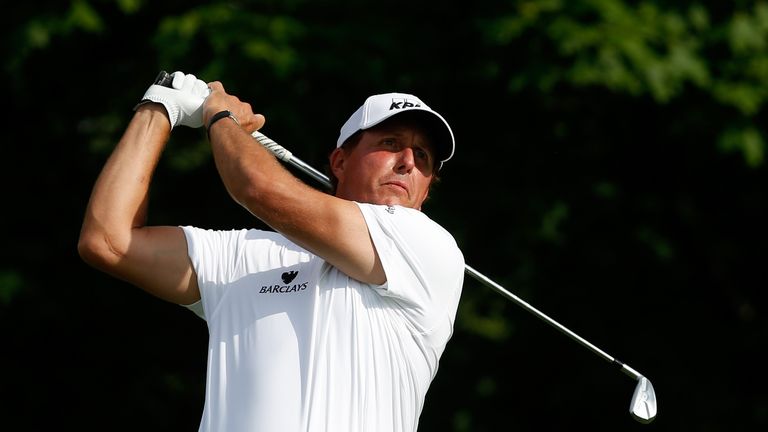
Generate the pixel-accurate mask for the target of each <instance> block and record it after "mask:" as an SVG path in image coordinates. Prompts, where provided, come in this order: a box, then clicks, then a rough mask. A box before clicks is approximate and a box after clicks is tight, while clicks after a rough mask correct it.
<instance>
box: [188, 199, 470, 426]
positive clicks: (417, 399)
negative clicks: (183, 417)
mask: <svg viewBox="0 0 768 432" xmlns="http://www.w3.org/2000/svg"><path fill="white" fill-rule="evenodd" d="M359 207H360V209H361V211H362V213H363V215H364V217H365V220H366V222H367V224H368V229H369V232H370V234H371V238H372V239H373V242H374V244H375V247H376V249H377V252H378V253H379V256H380V257H381V261H382V264H383V266H384V269H385V272H386V275H387V279H388V280H387V283H385V284H384V285H382V286H373V285H369V284H364V283H361V282H359V281H357V280H354V279H351V278H349V277H348V276H346V275H345V274H344V273H341V272H340V271H338V270H337V269H336V268H334V267H332V266H330V265H329V264H328V263H326V262H325V261H324V260H323V259H321V258H319V257H317V256H314V255H312V254H311V253H309V252H307V251H306V250H304V249H302V248H300V247H299V246H297V245H296V244H294V243H292V242H290V241H289V240H287V239H285V238H284V237H283V236H282V235H280V234H277V233H273V232H267V231H258V230H241V231H208V230H201V229H198V228H192V227H183V229H184V232H185V234H186V236H187V241H188V245H189V256H190V258H191V260H192V263H193V265H194V267H195V270H196V272H197V276H198V283H199V285H200V292H201V296H202V299H201V303H202V306H203V310H204V317H205V318H206V320H207V322H208V327H209V334H210V340H209V348H208V373H207V380H206V393H205V408H204V412H203V416H202V421H201V424H200V431H201V432H209V431H217V432H222V431H227V432H246V431H248V432H251V431H259V432H271V431H275V432H291V431H312V432H314V431H333V432H345V431H348V432H361V431H366V432H376V431H382V432H383V431H386V432H394V431H415V430H416V428H417V424H418V418H419V415H420V414H421V410H422V406H423V403H424V398H425V395H426V392H427V388H428V387H429V384H430V382H431V381H432V379H433V378H434V376H435V373H436V372H437V368H438V361H439V358H440V356H441V354H442V353H443V350H444V348H445V345H446V343H447V342H448V340H449V339H450V337H451V334H452V331H453V322H454V319H455V315H456V309H457V307H458V302H459V297H460V295H461V288H462V283H463V278H464V259H463V256H462V255H461V251H460V250H459V249H458V247H457V246H456V243H455V241H454V239H453V237H451V235H450V234H449V233H448V232H447V231H445V230H444V229H443V228H441V227H440V226H439V225H437V224H436V223H434V222H433V221H431V220H430V219H429V218H427V217H426V216H425V215H424V214H422V213H421V212H419V211H416V210H412V209H407V208H403V207H387V206H377V205H370V204H360V205H359ZM292 272H295V273H292ZM291 274H293V275H294V276H293V279H290V275H291ZM289 279H290V280H289Z"/></svg>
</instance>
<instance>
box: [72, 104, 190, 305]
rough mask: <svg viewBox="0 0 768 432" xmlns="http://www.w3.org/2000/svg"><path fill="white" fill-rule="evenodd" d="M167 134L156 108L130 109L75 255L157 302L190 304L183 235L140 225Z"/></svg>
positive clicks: (163, 118) (100, 179)
mask: <svg viewBox="0 0 768 432" xmlns="http://www.w3.org/2000/svg"><path fill="white" fill-rule="evenodd" d="M170 131H171V125H170V123H169V118H168V114H167V112H166V110H165V108H163V106H162V105H160V104H157V103H149V104H144V105H142V106H140V107H139V108H138V109H137V110H136V113H135V114H134V116H133V118H132V120H131V122H130V123H129V125H128V127H127V129H126V131H125V133H124V134H123V136H122V138H121V139H120V141H119V143H118V144H117V147H116V148H115V149H114V151H113V152H112V154H111V156H110V157H109V159H108V160H107V163H106V165H105V166H104V168H103V169H102V171H101V173H100V174H99V177H98V179H97V180H96V184H95V185H94V188H93V191H92V193H91V198H90V201H89V203H88V207H87V209H86V213H85V218H84V221H83V225H82V229H81V232H80V239H79V242H78V252H79V253H80V256H81V257H82V258H83V260H85V261H86V262H87V263H89V264H90V265H92V266H94V267H96V268H98V269H100V270H102V271H104V272H106V273H109V274H111V275H113V276H115V277H118V278H120V279H123V280H125V281H127V282H130V283H132V284H134V285H136V286H138V287H140V288H142V289H144V290H146V291H148V292H149V293H151V294H153V295H155V296H157V297H160V298H162V299H164V300H167V301H170V302H174V303H178V304H191V303H194V302H195V301H197V300H199V299H200V292H199V290H198V286H197V279H196V275H195V273H194V271H193V268H192V264H191V262H190V260H189V257H188V255H187V243H186V239H185V237H184V233H183V232H182V230H181V229H180V228H178V227H147V226H145V221H146V214H147V202H148V192H149V184H150V180H151V178H152V174H153V172H154V170H155V167H156V166H157V162H158V160H159V158H160V154H161V153H162V151H163V148H164V147H165V144H166V142H167V141H168V138H169V136H170Z"/></svg>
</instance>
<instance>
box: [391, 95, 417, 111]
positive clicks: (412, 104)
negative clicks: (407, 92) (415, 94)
mask: <svg viewBox="0 0 768 432" xmlns="http://www.w3.org/2000/svg"><path fill="white" fill-rule="evenodd" d="M417 107H421V103H420V102H419V101H418V100H416V101H412V100H410V99H407V98H392V105H390V106H389V110H390V111H392V110H394V109H403V108H417Z"/></svg>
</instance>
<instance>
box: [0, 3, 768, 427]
mask: <svg viewBox="0 0 768 432" xmlns="http://www.w3.org/2000/svg"><path fill="white" fill-rule="evenodd" d="M670 3H674V4H673V5H672V4H670ZM4 15H5V24H4V30H3V33H2V50H3V51H2V52H3V57H4V62H3V65H4V67H3V85H4V87H5V88H6V91H5V93H6V94H7V95H10V96H9V99H6V100H5V104H4V105H5V110H4V111H5V114H4V116H3V119H4V121H3V136H4V138H3V143H2V161H3V168H4V169H3V170H2V171H0V176H1V177H0V185H2V198H3V206H2V207H3V211H2V216H1V217H2V219H1V220H0V221H1V222H2V227H3V231H2V243H1V244H2V250H1V252H0V253H1V254H2V255H1V256H0V257H1V258H2V259H1V260H0V326H2V327H1V328H2V335H3V338H2V344H1V345H0V346H1V347H2V354H1V355H0V370H2V375H0V429H2V430H7V431H32V430H53V429H56V430H70V429H72V430H121V431H122V430H126V431H127V430H144V431H154V430H158V431H159V430H163V431H168V430H178V431H190V430H196V429H197V425H198V422H199V419H200V414H201V410H202V404H203V386H204V373H205V362H206V342H207V329H206V328H205V324H204V322H203V321H201V320H199V319H198V318H196V317H195V316H194V315H193V314H191V313H190V312H188V311H186V310H184V309H183V308H181V307H179V306H176V305H172V304H168V303H164V302H162V301H160V300H158V299H155V298H153V297H150V296H149V295H148V294H146V293H144V292H143V291H141V290H139V289H137V288H135V287H132V286H129V285H128V284H126V283H124V282H121V281H119V280H115V279H113V278H111V277H109V276H107V275H105V274H102V273H99V272H98V271H96V270H94V269H92V268H90V267H88V266H87V265H86V264H84V263H83V261H82V260H81V259H80V258H79V257H78V255H77V251H76V244H77V238H78V233H79V229H80V223H81V221H82V216H83V213H84V210H85V206H86V203H87V200H88V197H89V194H90V189H91V186H92V185H93V182H94V181H95V179H96V176H97V175H98V172H99V170H100V169H101V166H102V165H103V163H104V162H105V160H106V158H107V156H108V155H109V152H110V151H111V149H112V148H113V146H114V144H115V143H116V142H117V140H118V139H119V137H120V135H121V133H122V131H123V129H124V127H125V126H126V124H127V122H128V120H129V118H130V116H131V113H132V108H133V105H134V104H135V103H136V102H137V101H138V100H139V98H140V97H141V95H143V93H144V91H145V90H146V88H147V87H148V86H149V84H150V83H151V81H152V80H153V79H154V77H155V75H156V74H157V72H158V71H159V70H161V69H164V70H167V71H169V72H172V71H175V70H182V71H184V72H186V73H195V74H196V75H197V76H198V77H200V78H201V79H204V80H207V81H210V80H220V81H222V82H223V83H224V85H225V87H226V88H227V90H228V91H230V92H232V93H235V94H237V95H239V96H240V97H241V98H242V99H244V100H247V101H249V102H251V103H252V105H253V106H254V109H255V110H256V111H257V112H261V113H263V114H264V115H265V116H266V117H267V124H266V126H265V127H264V129H263V131H264V132H265V133H266V134H267V135H268V136H270V137H272V138H274V139H275V140H276V141H278V142H280V143H282V144H284V145H285V146H286V147H288V148H289V149H291V150H292V151H293V153H294V154H296V155H297V156H298V157H300V158H302V159H303V160H305V161H306V162H308V163H310V164H311V165H313V166H315V167H318V168H321V169H322V168H323V167H324V165H325V159H326V156H327V154H328V152H329V151H330V149H331V148H332V146H333V144H334V143H335V140H336V137H337V134H338V130H339V128H340V126H341V124H342V123H343V122H344V121H345V120H346V118H347V117H348V116H349V115H350V114H351V113H352V112H353V111H354V110H355V109H357V107H358V106H359V105H360V104H361V103H362V101H363V100H364V99H365V97H367V96H368V95H370V94H374V93H380V92H389V91H401V92H408V93H414V94H416V95H418V96H420V97H421V98H422V99H424V100H425V101H426V102H427V103H428V104H429V105H430V106H431V107H433V108H435V109H436V110H438V111H439V112H440V113H442V114H443V115H444V116H445V117H446V118H447V119H448V121H449V122H450V124H451V125H452V127H453V129H454V133H455V135H456V139H457V149H456V154H455V157H454V159H453V160H451V161H450V162H449V163H448V164H446V166H445V168H444V170H443V181H442V182H441V183H440V184H439V185H438V186H437V188H436V189H434V191H433V194H432V197H431V199H430V200H429V201H428V202H427V205H426V206H425V209H424V211H425V212H427V214H429V215H430V216H431V217H432V218H433V219H435V220H436V221H438V222H439V223H441V224H442V225H443V226H445V227H446V228H447V229H448V230H449V231H451V232H452V233H453V234H454V236H455V238H456V240H457V242H458V243H459V245H460V247H461V249H462V251H463V252H464V255H465V258H466V261H467V263H468V264H469V265H471V266H473V267H474V268H475V269H477V270H479V271H480V272H482V273H484V274H486V275H487V276H489V277H491V278H492V279H494V280H495V281H497V282H498V283H500V284H502V285H504V286H505V287H507V289H509V290H510V291H512V292H513V293H515V294H516V295H518V296H520V297H521V298H523V299H524V300H526V301H528V302H529V303H531V304H532V305H534V306H535V307H536V308H538V309H540V310H541V311H543V312H544V313H546V314H548V315H549V316H551V317H552V318H554V319H555V320H557V321H559V322H560V323H562V324H563V325H565V326H566V327H568V328H570V329H571V330H573V331H575V332H576V333H578V334H579V335H581V336H583V337H584V338H586V339H587V340H589V341H590V342H592V343H593V344H595V345H597V346H598V347H600V348H601V349H603V350H605V351H606V352H608V353H609V354H610V355H612V356H615V357H617V358H618V359H620V360H622V361H625V362H626V363H627V364H629V365H630V366H631V367H633V368H634V369H636V370H638V371H639V372H640V373H642V374H644V375H645V376H647V377H648V378H649V379H650V380H651V381H652V383H653V385H654V387H655V388H656V392H657V396H658V401H659V414H658V417H657V419H656V420H655V421H654V422H653V423H651V424H650V425H641V424H639V423H637V422H635V421H634V420H633V419H632V418H631V417H630V415H629V413H628V407H629V401H630V399H631V396H632V391H633V389H634V386H635V383H634V381H633V380H632V379H630V378H629V377H627V376H625V375H624V374H623V373H621V372H619V371H618V370H616V369H615V368H614V367H613V366H611V365H610V364H609V363H607V362H605V361H604V360H602V359H601V358H599V357H598V356H596V355H594V354H593V353H591V352H589V351H588V350H587V349H585V348H583V347H581V346H579V345H578V344H576V343H575V342H573V341H571V340H570V339H568V338H567V337H565V336H563V335H562V334H560V333H558V332H557V331H555V330H554V329H553V328H551V327H549V326H548V325H547V324H545V323H544V322H543V321H540V320H539V319H537V318H536V317H534V316H533V315H531V314H530V313H528V312H526V311H524V310H523V309H521V308H520V307H518V306H517V305H515V304H513V303H511V302H510V301H508V300H506V299H504V298H503V297H501V296H500V295H498V294H496V293H495V292H493V291H491V290H490V289H488V288H486V287H484V286H482V285H480V284H479V283H477V282H476V281H474V280H473V279H471V278H470V277H467V278H466V282H465V286H464V294H463V296H462V301H461V305H460V310H459V315H458V318H457V322H456V327H455V334H454V336H453V339H452V341H451V342H450V343H449V345H448V348H447V349H446V351H445V354H444V355H443V358H442V360H441V365H440V370H439V372H438V375H437V377H436V379H435V381H434V383H433V385H432V387H431V389H430V393H429V394H428V395H427V400H426V404H425V407H424V411H423V414H422V417H421V423H420V430H421V431H498V430H515V431H533V430H536V431H538V430H573V429H574V428H578V429H579V430H581V429H584V430H605V431H616V430H638V431H640V430H642V431H653V430H657V431H661V430H665V431H680V430H691V431H719V430H728V431H731V430H740V431H742V430H743V431H747V430H766V428H767V427H768V392H767V391H766V388H768V386H767V384H768V382H767V381H766V378H765V373H764V367H765V365H766V354H765V351H766V348H768V343H766V301H765V297H766V296H765V288H766V267H765V266H764V263H765V261H766V257H767V256H768V254H767V253H766V252H768V251H767V250H766V249H767V248H766V240H768V235H767V234H768V232H766V216H768V200H766V197H765V192H766V180H768V178H767V175H768V170H767V168H766V161H765V151H766V134H767V133H768V129H767V125H768V122H767V120H768V116H767V114H768V110H767V109H766V102H767V101H768V3H766V2H763V1H735V2H722V1H699V2H692V1H678V2H663V1H650V0H649V1H639V2H638V1H622V0H592V1H588V0H580V1H567V2H566V1H556V0H529V1H523V0H516V1H513V0H510V1H490V2H472V3H471V4H466V3H456V4H453V5H451V4H444V3H443V2H416V1H402V0H393V1H389V2H353V1H342V0H334V1H323V2H318V1H308V0H291V1H277V0H275V1H261V2H255V1H253V2H247V1H208V2H200V1H184V2H181V1H165V2H149V1H141V0H123V1H98V0H77V1H69V2H59V1H37V2H22V3H15V4H14V6H13V8H9V9H5V10H4ZM299 175H300V174H299ZM151 199H152V201H151V204H150V220H149V222H150V223H151V224H169V225H197V226H202V227H207V228H233V227H263V226H262V225H261V224H260V222H259V221H257V220H254V219H253V218H252V217H251V216H250V215H249V214H247V212H246V211H245V210H243V209H241V208H239V207H238V206H237V205H236V204H235V203H234V202H233V201H231V200H230V198H229V197H228V196H227V194H226V191H225V190H224V188H223V186H222V184H221V181H220V180H219V178H218V176H217V174H216V171H215V168H214V167H213V163H212V160H211V157H210V150H209V148H208V145H207V143H206V140H205V134H204V132H203V131H202V130H191V129H186V128H179V129H177V130H176V131H174V135H173V137H172V139H171V142H170V143H169V145H168V148H167V150H166V152H165V154H164V156H163V159H162V160H161V163H160V166H159V167H158V170H157V173H156V175H155V178H154V182H153V187H152V191H151Z"/></svg>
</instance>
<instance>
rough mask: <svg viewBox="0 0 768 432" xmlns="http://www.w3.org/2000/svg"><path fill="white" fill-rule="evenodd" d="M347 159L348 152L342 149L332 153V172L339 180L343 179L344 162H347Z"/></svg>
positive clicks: (336, 149)
mask: <svg viewBox="0 0 768 432" xmlns="http://www.w3.org/2000/svg"><path fill="white" fill-rule="evenodd" d="M346 157H347V154H346V151H345V150H344V149H343V148H341V147H338V148H335V149H334V150H333V151H332V152H331V157H330V162H331V172H333V175H334V176H335V177H336V178H337V179H341V176H342V175H343V173H344V162H346Z"/></svg>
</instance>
